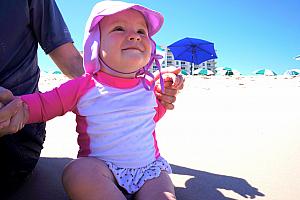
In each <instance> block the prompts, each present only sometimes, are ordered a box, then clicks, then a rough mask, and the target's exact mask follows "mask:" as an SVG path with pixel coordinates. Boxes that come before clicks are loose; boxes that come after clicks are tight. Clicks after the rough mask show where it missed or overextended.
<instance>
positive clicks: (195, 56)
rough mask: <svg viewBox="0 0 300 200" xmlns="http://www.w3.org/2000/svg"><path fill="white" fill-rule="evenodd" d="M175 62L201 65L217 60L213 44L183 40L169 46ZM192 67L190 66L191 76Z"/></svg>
mask: <svg viewBox="0 0 300 200" xmlns="http://www.w3.org/2000/svg"><path fill="white" fill-rule="evenodd" d="M168 48H169V49H170V50H171V52H172V53H173V56H174V59H175V60H183V61H187V62H190V63H193V64H196V65H198V64H201V63H203V62H205V61H207V60H211V59H215V58H218V57H217V55H216V51H215V48H214V43H212V42H209V41H206V40H201V39H197V38H188V37H186V38H183V39H181V40H178V41H177V42H174V43H173V44H171V45H169V46H168ZM192 70H193V65H191V74H192Z"/></svg>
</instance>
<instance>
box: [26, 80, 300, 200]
mask: <svg viewBox="0 0 300 200" xmlns="http://www.w3.org/2000/svg"><path fill="white" fill-rule="evenodd" d="M54 79H55V84H53V83H50V82H53V80H54ZM64 80H65V78H63V77H62V76H59V75H55V76H51V77H49V76H44V77H42V79H41V82H40V87H41V89H42V90H46V89H49V88H51V87H53V86H55V85H57V84H59V83H60V82H63V81H64ZM299 102H300V77H295V78H286V77H280V76H278V77H263V76H262V77H250V76H249V77H222V76H216V77H199V76H196V77H187V78H186V82H185V88H184V90H183V91H181V92H180V94H179V95H178V97H177V102H176V104H175V110H173V111H168V112H167V113H166V115H165V116H164V118H163V119H162V120H161V121H160V122H159V123H158V127H157V131H156V132H157V139H158V145H159V148H160V152H161V154H162V156H163V157H165V158H166V159H167V160H168V161H169V162H170V163H171V164H172V168H173V172H174V174H172V180H173V182H174V185H175V187H176V193H177V198H178V199H179V200H198V199H199V200H200V199H201V200H243V199H246V198H247V197H248V198H253V199H257V200H298V199H299V197H300V188H299V185H300V172H299V169H300V162H299V161H298V160H297V158H299V157H300V126H299V121H300V106H299ZM76 137H77V134H76V132H75V118H74V115H73V114H72V113H68V114H67V115H66V116H63V117H58V118H55V119H53V120H51V121H49V122H48V123H47V137H46V141H45V145H44V149H43V151H42V157H43V158H42V159H41V161H40V163H39V166H38V168H43V166H44V168H45V167H46V166H49V163H51V160H52V161H53V163H56V165H55V164H54V165H53V164H52V166H57V167H58V168H59V170H56V172H53V171H55V167H52V168H51V169H47V170H48V171H47V172H48V173H50V174H51V173H54V175H56V176H59V175H60V174H61V170H62V167H63V166H64V164H65V163H67V161H69V160H70V159H69V158H76V155H77V150H78V147H77V144H76ZM298 156H299V157H298ZM48 162H49V163H48ZM50 165H51V164H50ZM39 170H41V169H39ZM42 171H43V169H42ZM44 171H45V170H44ZM40 174H41V173H40ZM54 175H53V176H54ZM48 176H50V175H48ZM51 176H52V174H51ZM55 181H57V182H59V178H57V180H54V182H55ZM31 184H32V183H31ZM49 184H52V185H53V184H54V183H51V182H50V183H49ZM59 184H60V183H59ZM59 184H58V186H57V185H56V189H57V187H60V185H59ZM28 185H29V186H27V187H28V188H32V187H31V186H30V184H28ZM54 185H55V184H54ZM28 188H27V190H28ZM54 188H55V187H54ZM23 190H25V189H23ZM53 190H54V189H53ZM59 192H62V189H61V191H59ZM59 192H57V191H56V193H59ZM64 198H66V196H65V195H62V196H61V199H64ZM32 199H34V198H32ZM52 199H58V197H56V198H52Z"/></svg>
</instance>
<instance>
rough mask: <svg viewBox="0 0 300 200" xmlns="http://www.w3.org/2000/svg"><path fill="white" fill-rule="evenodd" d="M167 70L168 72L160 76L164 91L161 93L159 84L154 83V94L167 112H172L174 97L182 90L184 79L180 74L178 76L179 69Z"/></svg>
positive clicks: (157, 82)
mask: <svg viewBox="0 0 300 200" xmlns="http://www.w3.org/2000/svg"><path fill="white" fill-rule="evenodd" d="M164 69H166V68H164ZM167 70H169V71H167V72H164V73H163V75H162V77H163V80H164V86H165V88H164V90H165V91H164V93H162V90H161V85H160V82H159V81H156V82H155V83H156V84H155V94H156V98H157V99H158V100H159V101H160V102H161V104H162V105H163V106H164V107H165V108H166V109H167V110H173V109H174V103H175V101H176V95H177V94H178V92H179V90H182V89H183V87H184V78H183V76H182V75H181V74H179V72H180V69H176V68H168V69H167Z"/></svg>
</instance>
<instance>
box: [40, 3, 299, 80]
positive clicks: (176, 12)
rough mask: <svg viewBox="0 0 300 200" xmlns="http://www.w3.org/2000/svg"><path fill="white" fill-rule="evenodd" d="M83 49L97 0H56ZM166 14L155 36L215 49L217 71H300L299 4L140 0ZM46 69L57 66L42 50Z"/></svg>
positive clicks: (165, 41)
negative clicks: (299, 57) (206, 43)
mask: <svg viewBox="0 0 300 200" xmlns="http://www.w3.org/2000/svg"><path fill="white" fill-rule="evenodd" d="M56 2H57V4H58V7H59V8H60V10H61V12H62V14H63V16H64V19H65V21H66V23H67V25H68V27H69V29H70V32H71V34H72V37H73V39H74V42H75V46H76V47H77V48H78V49H79V50H81V49H82V40H83V31H84V27H85V22H86V20H87V18H88V16H89V14H90V11H91V9H92V7H93V5H94V4H95V3H96V2H98V1H94V0H72V1H67V0H56ZM127 2H134V3H138V4H142V5H144V6H147V7H149V8H152V9H154V10H157V11H159V12H161V13H162V14H163V15H164V17H165V23H164V25H163V27H162V29H161V31H160V32H159V33H158V34H157V35H156V36H155V37H154V39H155V41H156V42H157V44H163V45H169V44H171V43H173V42H175V41H177V40H179V39H182V38H184V37H195V38H200V39H204V40H208V41H211V42H213V43H214V44H215V49H216V52H217V55H218V59H217V60H216V61H217V67H221V66H224V67H231V68H233V69H236V70H239V71H240V72H242V73H243V74H251V73H252V71H254V70H256V69H258V68H261V67H264V68H270V69H272V70H274V71H275V72H276V73H278V74H281V73H283V72H284V71H285V70H287V69H291V68H300V61H297V60H295V59H294V57H295V56H297V55H299V54H300V12H299V8H300V1H299V0H227V1H224V0H190V1H188V0H185V1H184V0H170V1H168V0H136V1H127ZM39 65H40V67H41V68H42V69H46V70H47V69H49V68H51V69H54V67H53V66H55V65H54V64H53V62H51V61H50V59H49V58H48V57H47V56H45V55H44V53H43V52H42V51H41V50H39Z"/></svg>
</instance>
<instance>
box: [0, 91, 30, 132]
mask: <svg viewBox="0 0 300 200" xmlns="http://www.w3.org/2000/svg"><path fill="white" fill-rule="evenodd" d="M27 119H28V108H27V106H26V105H25V104H24V103H23V102H22V100H21V99H19V98H16V97H14V96H13V94H12V93H11V92H10V91H9V90H7V89H5V88H3V87H0V137H2V136H4V135H7V134H11V133H16V132H17V131H19V130H20V129H22V128H23V127H24V124H25V122H26V121H27Z"/></svg>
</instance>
